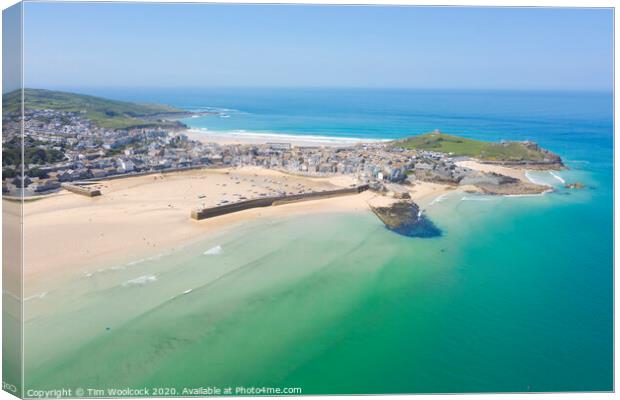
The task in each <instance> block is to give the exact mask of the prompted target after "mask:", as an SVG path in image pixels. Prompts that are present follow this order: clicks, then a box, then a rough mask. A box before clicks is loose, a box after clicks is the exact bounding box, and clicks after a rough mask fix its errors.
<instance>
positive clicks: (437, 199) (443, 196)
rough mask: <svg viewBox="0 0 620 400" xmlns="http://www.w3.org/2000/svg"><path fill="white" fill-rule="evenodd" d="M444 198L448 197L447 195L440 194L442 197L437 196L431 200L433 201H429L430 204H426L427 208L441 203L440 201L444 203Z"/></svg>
mask: <svg viewBox="0 0 620 400" xmlns="http://www.w3.org/2000/svg"><path fill="white" fill-rule="evenodd" d="M446 197H448V194H447V193H444V194H442V195H439V196H437V197H435V198H434V199H433V201H431V202H430V203H428V205H429V206H432V205H433V204H435V203H441V202H442V201H444V200H445V199H446Z"/></svg>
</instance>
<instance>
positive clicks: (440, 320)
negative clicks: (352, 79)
mask: <svg viewBox="0 0 620 400" xmlns="http://www.w3.org/2000/svg"><path fill="white" fill-rule="evenodd" d="M73 91H76V92H83V93H87V94H93V95H100V96H104V97H108V98H113V99H119V100H128V101H137V102H151V103H165V104H169V105H172V106H177V107H180V108H184V109H188V110H214V111H217V112H218V115H210V116H204V117H200V118H188V119H186V120H184V122H186V123H187V124H189V125H190V126H191V127H193V128H202V129H206V130H205V135H208V134H209V132H213V131H217V132H225V133H228V134H235V133H239V132H245V133H248V132H256V133H262V134H286V135H308V136H337V137H353V138H366V139H388V138H400V137H405V136H409V135H415V134H420V133H425V132H428V131H432V130H434V129H439V130H441V131H442V132H444V133H450V134H455V135H462V136H467V137H471V138H476V139H484V140H526V139H527V140H534V141H536V142H538V143H539V144H540V145H541V146H543V147H545V148H548V149H550V150H552V151H554V152H556V153H558V154H559V155H560V156H561V157H562V158H563V160H564V162H565V164H566V165H567V167H568V169H566V170H563V171H559V172H557V173H556V176H553V175H551V174H549V173H548V172H532V178H533V179H537V180H540V181H544V182H547V183H550V184H552V185H554V187H555V189H556V190H555V192H553V193H549V194H545V195H543V196H532V197H489V196H486V197H485V196H470V195H463V194H460V193H454V194H451V195H449V196H448V197H447V198H446V199H443V200H442V201H439V200H440V199H436V201H433V202H431V203H429V204H423V205H422V206H423V207H424V208H425V210H426V213H427V215H428V216H429V218H431V219H432V220H433V222H434V223H435V224H436V225H437V226H438V227H439V228H440V229H441V230H442V236H441V237H438V238H432V239H420V238H404V237H401V236H399V235H396V234H394V233H392V232H388V231H387V230H385V229H383V227H382V225H381V224H380V222H378V221H377V219H376V218H374V216H373V215H366V216H364V217H358V216H346V215H345V216H335V215H334V216H331V215H326V216H322V217H316V218H313V219H310V218H305V219H303V218H302V219H296V218H293V219H291V220H286V221H276V222H274V223H273V224H271V225H270V224H268V223H263V222H261V223H259V224H257V225H256V226H254V225H251V226H249V227H248V228H247V230H240V231H239V232H233V233H231V234H230V235H229V236H230V237H228V236H226V237H222V238H216V239H210V240H211V241H212V243H211V242H208V243H203V244H201V247H200V249H198V250H196V251H195V253H196V254H195V255H191V254H189V253H188V254H186V255H185V257H190V258H191V257H193V258H191V260H190V261H184V262H185V264H182V263H181V264H182V265H181V264H179V266H178V269H179V271H185V270H187V268H189V267H190V266H192V265H194V264H195V266H196V268H197V271H200V270H201V269H202V268H203V267H204V265H203V264H204V262H205V261H204V257H203V256H202V250H204V249H205V248H209V246H215V245H219V244H222V247H223V249H224V252H223V255H222V258H221V260H222V262H224V261H226V262H230V263H232V264H234V265H237V264H238V265H240V266H244V265H252V271H263V272H264V273H265V274H266V275H265V274H258V273H257V275H256V277H255V276H252V277H251V279H250V278H248V282H251V284H248V285H249V286H247V287H253V288H255V289H256V297H252V298H245V297H243V295H242V293H244V290H246V289H247V287H246V286H243V285H241V283H243V282H245V281H243V280H242V279H239V278H235V279H236V280H235V279H233V278H231V280H230V282H229V284H230V286H227V287H229V288H232V289H227V293H228V294H230V295H231V296H232V295H233V294H234V293H237V294H238V296H239V298H240V299H239V302H240V303H239V304H241V305H240V306H239V308H238V309H236V311H234V312H231V313H230V314H227V315H226V321H228V322H226V323H224V322H222V323H221V325H217V326H219V328H218V329H220V330H218V331H217V332H219V333H218V335H215V336H214V338H211V337H209V338H208V339H201V340H200V341H196V343H194V342H192V343H193V344H192V346H195V347H192V348H193V349H194V350H192V351H188V352H187V353H183V354H181V355H180V356H179V357H180V358H179V359H178V360H177V359H175V360H176V361H178V362H168V361H165V362H164V361H162V364H161V365H160V366H158V367H157V368H159V369H158V371H159V374H153V373H149V374H146V372H145V375H144V376H145V377H144V382H149V383H151V382H158V383H159V384H161V382H167V383H170V384H178V383H179V382H184V383H188V384H194V383H200V382H203V381H204V379H206V378H211V381H212V382H213V383H214V384H231V383H233V384H236V383H240V382H241V383H245V384H247V383H250V382H257V383H260V384H265V385H268V386H278V385H284V386H301V387H304V393H306V394H309V393H318V394H325V393H429V392H430V393H436V392H444V393H445V392H493V391H501V392H505V391H583V390H586V391H591V390H595V391H609V390H612V388H613V380H612V379H613V96H612V94H611V93H585V92H581V93H577V92H507V91H421V90H420V91H418V90H378V89H373V90H370V89H217V90H195V89H192V90H182V89H178V90H164V89H148V90H147V89H131V90H129V89H105V90H102V89H100V90H76V89H73ZM563 182H569V183H570V182H581V183H583V184H585V185H586V188H585V189H583V190H570V189H566V188H564V186H563ZM229 243H234V244H236V245H238V249H237V251H234V252H229V253H227V251H228V250H227V245H229ZM261 243H269V246H271V247H269V246H267V247H265V246H263V245H261ZM230 246H232V245H230ZM286 249H289V250H290V249H296V250H295V251H294V252H293V253H291V251H285V250H286ZM263 253H266V254H267V255H264V254H263ZM298 254H299V255H303V256H299V257H298ZM225 257H232V258H231V259H230V260H229V259H227V258H225ZM235 257H237V258H239V259H236V258H235ZM233 258H235V259H233ZM192 263H193V264H192ZM290 266H295V267H299V268H292V269H291V268H290ZM144 268H146V266H145V267H144ZM149 268H150V267H149ZM305 269H307V270H308V271H316V273H315V272H313V273H312V275H311V276H310V277H308V278H307V279H306V278H304V279H297V278H295V279H292V278H290V279H289V277H287V279H286V280H285V284H282V287H279V289H278V290H280V289H281V290H280V291H276V290H275V289H274V288H273V287H271V285H272V283H273V285H275V283H274V282H275V281H273V282H272V280H270V279H274V280H275V279H276V277H278V276H280V277H281V276H288V275H287V274H289V273H292V272H290V271H304V270H305ZM196 276H198V275H196ZM265 276H267V277H271V278H269V279H263V278H264V277H265ZM261 282H262V283H261ZM257 284H262V285H264V286H266V287H267V288H265V290H264V291H262V289H260V287H261V286H260V285H259V286H257V287H255V285H257ZM235 285H238V286H239V287H238V288H237V289H234V288H236V287H237V286H235ZM274 287H275V286H274ZM243 288H246V289H243ZM235 290H238V292H235ZM195 292H196V291H195ZM195 296H196V298H195V299H193V300H192V301H194V303H192V304H193V307H195V308H196V313H198V314H199V313H201V312H202V313H207V311H208V310H209V309H208V307H207V305H205V306H204V307H207V308H204V309H202V308H200V307H202V306H200V307H199V306H198V305H200V304H202V303H200V302H201V301H202V302H206V301H208V299H209V296H207V295H206V294H205V296H206V297H200V296H201V295H200V293H196V294H195ZM188 299H189V298H188ZM188 301H189V300H188ZM184 307H185V306H184ZM187 307H189V305H187ZM189 309H191V308H189ZM183 310H184V309H174V310H173V311H174V312H173V311H170V314H171V315H173V316H174V318H177V319H179V318H180V317H179V315H181V314H182V313H183ZM198 314H196V315H198ZM332 314H333V315H332ZM205 315H212V314H208V313H207V314H205ZM190 317H191V318H190ZM328 317H329V318H328ZM179 321H181V320H180V319H179ZM187 321H193V322H191V323H190V322H187V324H188V326H190V325H191V329H190V328H188V329H187V331H188V332H199V331H200V329H202V328H201V325H199V324H198V322H199V321H202V320H201V319H200V318H198V319H196V318H195V316H194V314H191V315H190V316H188V320H187ZM197 321H198V322H197ZM265 321H270V322H269V323H266V322H265ZM291 321H294V322H295V323H294V324H292V323H291ZM140 323H144V322H136V323H135V324H136V329H138V328H140V327H141V325H140ZM132 326H133V325H132ZM148 326H149V327H150V326H151V325H148ZM274 327H277V329H274ZM140 329H141V330H139V331H140V332H146V330H145V329H142V328H140ZM149 329H151V328H149ZM161 329H162V330H166V329H168V330H170V329H172V328H171V327H167V328H166V327H161ZM149 332H150V331H149ZM248 332H252V334H251V335H249V334H248ZM156 334H157V332H153V335H156ZM169 334H170V335H175V334H179V332H178V331H175V332H174V331H170V332H169ZM164 336H165V335H164ZM216 339H217V340H216ZM153 340H155V336H154V339H153ZM112 345H113V343H112V344H110V346H112ZM240 348H243V349H245V351H244V352H239V351H238V349H240ZM261 349H268V351H267V350H264V351H263V350H261ZM99 350H101V349H99ZM99 350H98V351H99ZM146 350H148V349H146ZM146 350H145V351H146ZM101 351H104V350H101ZM145 354H146V353H145ZM181 356H183V357H181ZM79 357H82V358H83V365H84V366H87V365H90V364H92V363H91V362H90V360H92V357H91V355H90V353H89V352H86V351H85V352H84V354H83V355H80V356H79ZM179 360H181V361H179ZM189 361H191V363H190V364H191V365H193V366H194V367H195V368H193V369H192V370H191V371H190V370H188V371H185V370H183V371H185V372H183V373H182V374H181V372H177V371H179V368H178V366H179V365H180V364H179V363H180V362H181V363H187V362H189ZM233 361H234V362H233ZM67 365H68V364H67ZM71 365H73V364H71ZM76 365H78V366H79V365H82V364H76ZM240 365H245V366H248V365H250V366H256V368H249V367H248V368H241V369H240V367H239V366H240ZM258 365H260V366H261V367H260V368H259V367H257V366H258ZM76 368H78V367H76ZM80 368H81V367H80ZM84 368H86V367H84ZM69 372H70V371H69V370H68V371H67V374H69ZM67 376H69V375H67ZM110 379H112V377H111V378H110ZM168 381H169V382H168ZM211 381H209V382H211Z"/></svg>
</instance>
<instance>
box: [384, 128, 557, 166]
mask: <svg viewBox="0 0 620 400" xmlns="http://www.w3.org/2000/svg"><path fill="white" fill-rule="evenodd" d="M393 143H394V145H395V146H398V147H403V148H407V149H418V150H429V151H437V152H440V153H447V154H452V155H455V156H468V157H473V158H477V159H479V160H485V161H514V162H519V161H529V162H549V161H551V160H555V158H557V159H558V160H559V157H558V156H557V155H555V154H553V153H550V152H548V151H546V150H544V149H541V148H540V147H538V146H537V145H536V144H534V143H531V142H529V143H528V142H501V143H498V142H484V141H481V140H474V139H467V138H463V137H459V136H454V135H446V134H445V133H437V132H432V133H426V134H423V135H418V136H411V137H408V138H406V139H404V140H398V141H395V142H393Z"/></svg>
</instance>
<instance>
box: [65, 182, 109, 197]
mask: <svg viewBox="0 0 620 400" xmlns="http://www.w3.org/2000/svg"><path fill="white" fill-rule="evenodd" d="M61 186H62V188H63V189H65V190H68V191H70V192H73V193H76V194H81V195H82V196H88V197H95V196H101V191H100V190H99V189H91V188H89V187H86V186H78V185H71V184H68V183H63V184H62V185H61Z"/></svg>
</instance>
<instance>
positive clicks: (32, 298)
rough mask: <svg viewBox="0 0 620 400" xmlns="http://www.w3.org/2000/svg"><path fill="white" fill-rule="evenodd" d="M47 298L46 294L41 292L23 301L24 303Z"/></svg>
mask: <svg viewBox="0 0 620 400" xmlns="http://www.w3.org/2000/svg"><path fill="white" fill-rule="evenodd" d="M45 296H47V292H41V293H37V294H33V295H32V296H28V297H26V298H25V299H24V301H29V300H34V299H42V298H44V297H45Z"/></svg>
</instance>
